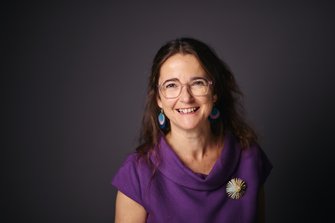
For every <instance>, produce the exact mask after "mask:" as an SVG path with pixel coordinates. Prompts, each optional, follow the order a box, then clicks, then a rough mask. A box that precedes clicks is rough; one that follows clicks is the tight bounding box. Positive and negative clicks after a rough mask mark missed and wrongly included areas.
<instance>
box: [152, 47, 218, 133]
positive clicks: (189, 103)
mask: <svg viewBox="0 0 335 223" xmlns="http://www.w3.org/2000/svg"><path fill="white" fill-rule="evenodd" d="M206 79H208V77H207V75H206V72H205V71H204V69H203V68H202V66H201V64H200V63H199V61H198V59H197V58H196V57H195V56H194V55H192V54H179V53H178V54H175V55H173V56H171V57H170V58H169V59H167V60H166V61H165V62H164V63H163V65H162V66H161V69H160V76H159V80H158V84H159V85H160V86H161V85H163V84H166V83H168V85H166V86H167V87H174V86H175V83H179V82H180V83H181V84H182V85H183V87H182V90H181V93H180V95H179V96H178V97H176V98H166V97H165V96H164V95H163V94H162V91H160V92H159V97H158V98H157V104H158V106H159V107H160V108H162V109H163V111H164V113H165V115H166V116H167V117H168V118H169V120H170V126H171V131H174V130H177V129H178V130H197V129H201V128H209V122H208V116H209V114H210V113H211V110H212V107H213V104H214V102H215V101H216V96H215V95H213V94H212V88H211V85H209V87H210V89H209V90H208V93H207V94H206V95H203V96H194V95H192V93H191V87H192V86H193V89H195V91H196V90H197V87H198V85H201V84H202V83H201V82H198V81H197V80H206ZM171 81H172V82H171ZM169 83H172V84H171V85H169Z"/></svg>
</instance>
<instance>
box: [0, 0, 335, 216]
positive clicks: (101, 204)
mask: <svg viewBox="0 0 335 223" xmlns="http://www.w3.org/2000/svg"><path fill="white" fill-rule="evenodd" d="M246 2H247V3H246ZM334 9H335V8H334V4H330V3H327V2H326V1H287V2H283V1H264V2H252V1H245V2H244V3H243V2H240V1H199V3H196V1H152V2H151V3H144V1H133V2H130V1H129V2H128V1H122V3H117V2H116V1H115V3H114V2H113V1H106V2H104V3H95V4H89V3H86V2H85V3H84V2H78V3H77V4H70V3H67V4H62V3H37V2H35V3H32V2H29V1H27V2H25V3H19V2H14V3H12V4H10V5H4V7H3V8H2V9H1V11H2V12H1V19H2V21H3V22H4V23H2V37H3V38H4V40H3V41H2V44H1V45H2V48H3V50H1V53H2V56H3V58H4V59H3V60H2V65H1V67H2V68H1V69H2V72H1V73H2V74H1V76H2V86H3V87H2V89H3V90H4V93H3V94H2V95H3V96H4V98H3V100H2V103H1V104H2V106H1V107H2V110H3V112H4V113H3V115H2V123H3V124H2V126H3V128H4V133H5V134H3V140H2V141H3V143H2V145H3V148H2V149H4V153H3V155H2V160H3V162H2V166H3V167H2V169H3V171H4V173H3V175H2V180H1V182H2V186H4V188H5V189H3V190H2V192H3V195H2V196H1V197H2V198H1V201H2V203H3V208H2V211H3V212H4V213H3V214H1V218H2V219H3V220H5V221H2V222H112V221H113V218H114V198H115V189H114V188H112V186H111V185H110V181H111V179H112V177H113V175H114V173H115V172H116V170H117V168H118V167H119V165H120V164H121V162H122V160H123V159H124V158H125V156H126V155H127V154H128V153H129V152H131V151H133V149H134V147H135V146H136V144H137V134H138V129H139V126H140V121H141V116H142V110H143V106H144V101H145V87H146V80H147V77H148V73H149V70H150V65H151V60H152V58H153V56H154V54H155V53H156V51H157V49H158V48H159V47H160V46H161V45H162V44H163V43H165V41H167V40H170V39H173V38H176V37H180V36H191V37H195V38H199V39H200V40H203V41H205V42H207V43H208V44H209V45H210V46H212V47H213V48H214V49H215V50H216V52H217V53H218V54H219V56H220V57H221V58H223V59H224V60H225V61H226V62H227V63H228V65H229V66H230V67H231V69H232V70H233V72H234V73H235V75H236V78H237V80H238V83H239V85H240V87H241V89H242V91H243V92H244V94H245V106H246V110H247V115H248V119H249V120H250V122H251V123H252V125H253V126H254V127H255V129H256V130H257V131H258V133H259V134H260V139H261V140H260V143H261V146H262V147H263V149H264V151H265V152H266V153H267V154H268V156H269V158H270V160H271V161H272V163H273V165H274V169H273V171H272V173H271V175H270V177H269V178H268V181H267V183H266V193H267V197H266V202H267V209H266V217H267V220H268V221H267V222H271V223H276V222H278V223H281V222H326V221H327V222H329V221H331V219H334V217H333V214H332V212H331V207H332V206H333V205H326V204H325V202H326V201H332V200H333V199H334V186H335V185H334V183H332V181H333V179H332V178H333V177H334V171H333V169H334V161H333V157H332V154H333V153H332V150H333V149H334V136H333V133H334V130H333V127H334V118H333V114H334V106H333V101H334V91H333V89H332V87H333V85H334V77H333V76H334V50H335V44H334V39H335V32H334V27H335V26H334V25H335V24H334V23H335V22H334V21H335V16H334Z"/></svg>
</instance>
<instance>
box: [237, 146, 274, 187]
mask: <svg viewBox="0 0 335 223" xmlns="http://www.w3.org/2000/svg"><path fill="white" fill-rule="evenodd" d="M241 162H243V163H248V164H249V167H253V168H254V169H255V170H256V171H257V172H258V174H259V176H260V181H261V183H264V182H265V180H266V178H267V177H268V175H269V174H270V172H271V170H272V167H273V166H272V163H271V161H270V160H269V158H268V156H267V155H266V153H265V152H264V150H263V149H262V148H261V146H260V145H259V144H257V143H254V144H252V145H250V146H249V147H247V148H245V149H243V150H242V152H241Z"/></svg>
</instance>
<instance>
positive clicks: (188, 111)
mask: <svg viewBox="0 0 335 223" xmlns="http://www.w3.org/2000/svg"><path fill="white" fill-rule="evenodd" d="M198 109H199V107H196V108H179V109H177V111H178V112H179V113H182V114H189V113H194V112H196V111H197V110H198Z"/></svg>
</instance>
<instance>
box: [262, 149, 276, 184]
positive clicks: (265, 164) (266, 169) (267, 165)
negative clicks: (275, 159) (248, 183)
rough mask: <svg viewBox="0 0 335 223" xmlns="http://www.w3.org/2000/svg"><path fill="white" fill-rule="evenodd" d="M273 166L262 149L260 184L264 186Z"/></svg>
mask: <svg viewBox="0 0 335 223" xmlns="http://www.w3.org/2000/svg"><path fill="white" fill-rule="evenodd" d="M272 168H273V166H272V163H271V161H270V160H269V158H268V157H267V155H266V154H265V152H264V151H263V150H262V149H261V148H260V153H259V175H260V183H261V184H264V183H265V181H266V179H267V178H268V176H269V175H270V173H271V170H272Z"/></svg>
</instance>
